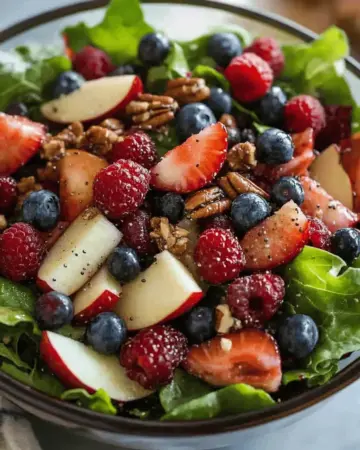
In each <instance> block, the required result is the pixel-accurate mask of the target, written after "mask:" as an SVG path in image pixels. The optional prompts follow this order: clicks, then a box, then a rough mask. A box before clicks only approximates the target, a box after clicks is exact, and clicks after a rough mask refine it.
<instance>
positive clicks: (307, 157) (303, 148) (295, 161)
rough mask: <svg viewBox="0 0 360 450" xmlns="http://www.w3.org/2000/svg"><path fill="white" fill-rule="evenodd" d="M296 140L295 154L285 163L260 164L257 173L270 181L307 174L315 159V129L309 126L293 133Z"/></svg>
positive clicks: (294, 140) (293, 138)
mask: <svg viewBox="0 0 360 450" xmlns="http://www.w3.org/2000/svg"><path fill="white" fill-rule="evenodd" d="M291 137H292V140H293V142H294V146H295V149H294V156H293V158H292V159H291V160H290V161H289V162H287V163H285V164H280V165H278V166H272V167H271V166H269V165H266V164H259V165H258V166H257V167H256V169H255V174H256V175H257V176H260V177H264V178H266V179H267V180H269V181H276V180H278V179H279V178H281V177H296V176H301V175H305V174H306V171H307V169H308V168H309V167H310V165H311V163H312V162H313V161H314V159H315V154H314V131H313V129H312V128H307V129H306V130H305V131H303V132H301V133H296V134H292V135H291Z"/></svg>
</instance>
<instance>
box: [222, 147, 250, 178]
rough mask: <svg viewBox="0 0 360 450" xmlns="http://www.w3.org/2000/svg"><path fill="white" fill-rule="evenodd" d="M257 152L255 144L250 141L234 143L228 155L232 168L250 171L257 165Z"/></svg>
mask: <svg viewBox="0 0 360 450" xmlns="http://www.w3.org/2000/svg"><path fill="white" fill-rule="evenodd" d="M255 153H256V148H255V145H254V144H251V143H250V142H242V143H240V144H236V145H234V147H233V148H232V149H231V150H230V151H229V152H228V154H227V157H226V159H227V162H228V164H229V167H230V169H232V170H238V171H239V172H250V171H251V170H252V169H254V167H256V165H257V161H256V158H255Z"/></svg>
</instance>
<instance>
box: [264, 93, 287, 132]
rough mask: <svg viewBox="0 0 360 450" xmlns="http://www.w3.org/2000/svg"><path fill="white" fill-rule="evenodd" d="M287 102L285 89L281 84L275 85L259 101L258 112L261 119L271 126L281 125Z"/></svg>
mask: <svg viewBox="0 0 360 450" xmlns="http://www.w3.org/2000/svg"><path fill="white" fill-rule="evenodd" d="M286 102H287V97H286V95H285V93H284V91H283V90H282V89H281V88H280V87H279V86H273V87H272V88H271V89H270V91H269V92H268V93H267V94H266V95H265V96H264V97H263V98H262V99H261V100H260V102H259V106H258V114H259V117H260V119H261V121H262V122H263V123H265V124H266V125H270V126H279V125H281V123H282V121H283V116H284V107H285V103H286Z"/></svg>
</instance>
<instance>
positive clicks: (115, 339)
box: [86, 312, 127, 355]
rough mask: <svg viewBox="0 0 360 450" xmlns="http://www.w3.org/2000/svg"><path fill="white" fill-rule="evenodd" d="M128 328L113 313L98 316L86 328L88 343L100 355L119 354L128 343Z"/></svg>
mask: <svg viewBox="0 0 360 450" xmlns="http://www.w3.org/2000/svg"><path fill="white" fill-rule="evenodd" d="M126 337H127V328H126V324H125V322H124V320H123V319H121V318H120V317H119V316H117V315H116V314H115V313H113V312H103V313H100V314H98V315H97V316H96V317H95V318H94V319H93V320H92V321H91V322H90V323H89V325H88V326H87V328H86V340H87V342H88V343H89V344H90V345H91V346H92V347H93V348H94V350H96V351H97V352H99V353H103V354H104V355H111V354H114V353H118V352H119V350H120V347H121V345H122V344H123V343H124V342H125V341H126Z"/></svg>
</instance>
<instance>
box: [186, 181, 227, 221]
mask: <svg viewBox="0 0 360 450" xmlns="http://www.w3.org/2000/svg"><path fill="white" fill-rule="evenodd" d="M230 206H231V201H230V200H229V199H228V198H225V194H224V191H223V190H222V189H220V188H219V187H217V186H213V187H210V188H206V189H201V190H200V191H197V192H195V193H194V194H192V195H191V196H190V197H188V199H187V200H186V202H185V211H186V212H187V215H188V217H189V218H190V219H194V220H195V219H204V218H206V217H210V216H214V215H216V214H222V213H223V212H225V211H227V210H228V209H229V208H230Z"/></svg>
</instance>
